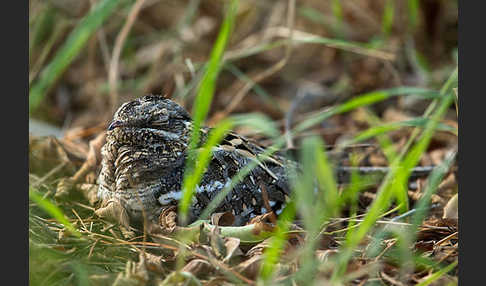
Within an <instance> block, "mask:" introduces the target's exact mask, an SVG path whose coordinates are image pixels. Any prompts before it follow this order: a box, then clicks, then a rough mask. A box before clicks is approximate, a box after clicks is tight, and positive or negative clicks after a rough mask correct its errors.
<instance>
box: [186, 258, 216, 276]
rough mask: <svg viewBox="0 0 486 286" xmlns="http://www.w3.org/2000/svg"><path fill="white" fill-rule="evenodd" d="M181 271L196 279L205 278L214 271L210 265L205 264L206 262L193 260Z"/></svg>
mask: <svg viewBox="0 0 486 286" xmlns="http://www.w3.org/2000/svg"><path fill="white" fill-rule="evenodd" d="M181 271H186V272H190V273H192V274H193V275H194V276H196V277H199V278H201V277H206V276H207V275H209V274H210V273H211V272H212V271H214V268H213V266H212V265H211V263H209V262H207V261H206V260H202V259H197V258H196V259H193V260H191V261H189V262H188V263H187V264H186V265H185V266H184V267H183V268H182V269H181Z"/></svg>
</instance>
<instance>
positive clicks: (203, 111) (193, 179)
mask: <svg viewBox="0 0 486 286" xmlns="http://www.w3.org/2000/svg"><path fill="white" fill-rule="evenodd" d="M237 8H238V1H237V0H233V1H231V3H230V4H229V7H228V9H227V11H226V15H225V18H224V21H223V24H222V26H221V28H220V30H219V34H218V38H217V39H216V43H215V44H214V46H213V50H212V51H211V56H210V59H209V63H208V65H207V68H206V71H205V73H204V76H203V78H202V81H201V85H200V87H199V90H198V94H197V97H196V99H195V102H194V107H193V129H192V133H191V138H190V141H189V147H188V152H189V153H191V152H193V150H195V149H196V148H197V146H198V144H199V138H200V131H199V128H200V127H201V124H202V123H203V122H204V120H205V119H206V116H207V114H208V111H209V107H210V104H211V101H212V98H213V95H214V90H215V88H216V80H217V77H218V74H219V71H220V70H221V66H222V57H223V53H224V50H225V48H226V44H227V42H228V40H229V37H230V35H231V31H232V29H233V25H234V21H235V17H236V11H237ZM225 124H227V123H225ZM225 124H223V125H225ZM220 126H221V125H220ZM226 126H227V125H226ZM221 128H223V127H221ZM218 132H220V131H218ZM218 134H222V133H218ZM215 139H216V138H214V137H213V139H211V138H210V140H213V141H211V143H213V144H214V145H216V144H217V143H218V142H219V141H218V142H216V141H215ZM221 139H222V138H221ZM210 140H208V143H209V141H210ZM215 142H216V143H215ZM214 145H213V146H214ZM205 147H207V148H209V147H211V148H212V146H209V145H208V144H206V146H205ZM203 150H205V149H204V148H203ZM195 159H196V158H193V157H192V156H189V157H188V160H187V161H186V169H185V171H184V180H183V195H182V201H181V205H180V209H179V215H180V218H181V220H182V222H184V223H185V219H186V218H187V211H188V210H189V205H190V202H191V199H192V195H193V193H194V189H193V188H191V186H193V187H195V186H196V184H197V183H199V180H200V176H199V180H198V179H197V178H198V175H197V174H196V173H195V171H196V169H197V168H198V167H197V165H196V164H198V165H201V166H203V165H202V164H201V162H197V161H195ZM197 159H198V160H199V159H200V158H197ZM196 162H197V163H196ZM206 163H207V162H206ZM203 167H204V168H205V167H206V166H203Z"/></svg>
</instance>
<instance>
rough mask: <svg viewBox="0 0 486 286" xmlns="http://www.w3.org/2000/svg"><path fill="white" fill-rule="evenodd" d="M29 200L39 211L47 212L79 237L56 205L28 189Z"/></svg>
mask: <svg viewBox="0 0 486 286" xmlns="http://www.w3.org/2000/svg"><path fill="white" fill-rule="evenodd" d="M29 198H30V199H31V200H32V201H33V202H35V203H36V204H37V205H38V206H39V207H40V208H41V209H43V210H44V211H45V212H47V213H48V214H49V215H50V216H52V217H53V218H54V219H56V220H57V221H58V222H59V223H61V224H63V225H64V226H65V227H66V229H67V230H69V232H71V233H72V234H73V235H75V236H77V237H81V234H80V233H79V232H78V231H77V230H76V228H74V226H73V225H72V224H71V223H70V222H69V220H67V218H66V217H65V216H64V214H63V213H62V211H61V209H59V208H58V207H57V206H56V205H54V204H53V203H51V202H50V201H48V200H46V199H43V198H42V197H41V196H40V195H39V194H37V192H36V191H35V190H34V189H32V188H29Z"/></svg>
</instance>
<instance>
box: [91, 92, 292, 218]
mask: <svg viewBox="0 0 486 286" xmlns="http://www.w3.org/2000/svg"><path fill="white" fill-rule="evenodd" d="M192 125H193V124H192V120H191V117H190V115H189V113H188V112H187V111H186V110H184V108H182V107H181V106H180V105H178V104H177V103H175V102H174V101H171V100H169V99H166V98H163V97H161V96H156V95H147V96H144V97H141V98H138V99H136V100H133V101H130V102H126V103H124V104H123V105H122V106H121V107H120V108H119V109H118V110H117V111H116V113H115V115H114V118H113V121H112V122H111V124H110V125H109V127H108V131H107V137H106V144H105V145H104V146H103V148H102V150H101V154H102V163H101V172H100V175H99V178H98V183H99V189H98V197H99V198H100V199H101V200H102V201H105V200H109V199H116V200H119V202H120V203H121V205H122V206H123V208H124V209H125V210H126V211H127V213H128V215H129V218H130V221H133V220H135V221H140V220H141V219H143V216H142V213H143V212H142V211H144V212H145V213H146V214H148V218H149V219H156V218H157V216H158V215H159V214H160V212H161V210H162V209H164V208H165V207H168V206H172V205H177V204H178V202H179V200H180V199H181V198H182V190H181V188H182V181H183V175H184V168H185V162H186V158H187V149H188V145H189V140H190V136H191V132H192ZM209 131H210V128H205V127H203V128H200V132H201V133H200V135H201V136H200V137H201V143H200V144H201V145H202V144H204V141H205V140H206V139H207V135H208V133H209ZM212 151H213V156H212V159H211V161H210V163H209V165H208V167H207V169H206V171H205V173H204V175H203V177H202V180H201V181H200V183H199V184H198V185H197V186H196V190H195V195H194V198H193V203H192V207H191V210H190V218H191V219H190V220H191V221H193V220H195V219H197V218H198V217H199V215H200V214H201V213H202V211H203V210H204V209H205V207H206V206H207V205H208V204H209V203H210V202H211V200H213V199H214V197H215V196H216V195H217V194H218V193H219V192H220V191H221V190H222V189H223V188H224V187H225V186H227V185H229V184H230V183H231V178H233V176H235V175H236V174H237V173H238V172H239V171H240V170H241V169H242V168H243V167H244V166H246V165H247V164H249V163H250V162H251V160H252V158H254V157H255V156H258V154H261V153H262V152H263V151H264V150H263V148H261V147H260V146H258V145H257V144H255V143H252V142H251V141H249V140H248V139H246V138H244V137H242V136H239V135H237V134H235V133H229V134H228V135H226V137H225V138H224V139H223V141H222V142H221V143H220V144H219V145H217V146H215V147H214V148H213V150H212ZM285 162H286V159H284V158H283V157H279V156H274V157H272V158H270V159H269V160H266V161H264V162H261V163H259V164H258V166H257V167H256V168H254V169H253V170H252V171H251V172H250V173H249V174H248V175H247V176H246V177H245V178H244V179H243V180H242V181H241V182H240V183H238V184H236V185H235V186H234V188H233V189H232V190H231V192H230V193H229V194H228V195H227V196H226V197H225V199H224V200H223V201H222V202H221V203H220V204H219V206H218V208H217V209H216V210H215V212H223V211H230V212H232V213H233V214H234V215H235V217H236V223H235V224H244V223H246V222H247V221H248V220H250V219H251V218H252V217H254V216H256V215H260V214H263V213H266V212H269V211H270V210H269V209H267V208H271V209H272V210H273V211H274V212H276V213H277V214H279V213H280V212H281V210H282V209H283V206H284V205H285V201H286V197H287V195H288V194H289V182H288V176H287V170H286V168H287V165H286V163H285ZM262 189H263V190H262ZM264 197H265V199H264Z"/></svg>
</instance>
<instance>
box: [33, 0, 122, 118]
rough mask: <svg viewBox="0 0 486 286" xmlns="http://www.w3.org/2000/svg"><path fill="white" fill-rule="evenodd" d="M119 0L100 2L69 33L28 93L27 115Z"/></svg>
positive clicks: (112, 10) (113, 9) (103, 0)
mask: <svg viewBox="0 0 486 286" xmlns="http://www.w3.org/2000/svg"><path fill="white" fill-rule="evenodd" d="M120 2H122V1H120V0H102V1H100V2H99V3H98V4H97V5H96V6H95V7H94V8H93V9H92V10H91V12H90V13H89V14H88V15H87V16H86V17H84V18H83V19H82V20H81V21H80V22H79V24H78V25H77V26H76V28H75V29H74V30H73V31H72V32H71V34H70V35H69V37H68V38H67V40H66V42H65V43H64V44H63V46H62V47H61V48H60V49H59V51H58V52H57V53H56V55H55V57H54V59H53V60H52V62H50V63H49V65H47V67H46V68H45V69H44V70H43V71H42V73H41V75H40V77H39V79H38V80H37V81H36V82H35V84H34V85H33V86H32V88H31V89H30V91H29V113H31V112H32V111H33V110H34V109H36V108H37V106H38V105H39V104H40V102H41V101H42V100H43V99H44V96H45V95H46V93H47V91H48V90H49V88H51V87H52V85H53V84H54V83H55V82H56V80H57V79H58V78H59V77H60V76H61V74H62V73H63V72H64V71H65V70H66V68H67V67H68V66H69V64H71V62H72V61H73V60H74V59H75V58H76V56H77V55H79V53H80V51H81V50H82V48H83V47H84V46H85V45H86V43H87V41H88V39H89V38H90V37H91V35H93V34H94V33H95V31H96V29H97V28H99V27H100V26H101V24H103V22H104V21H105V20H106V19H107V18H108V17H109V16H110V15H111V14H112V13H113V12H114V11H115V8H116V7H117V5H118V4H119V3H120Z"/></svg>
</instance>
